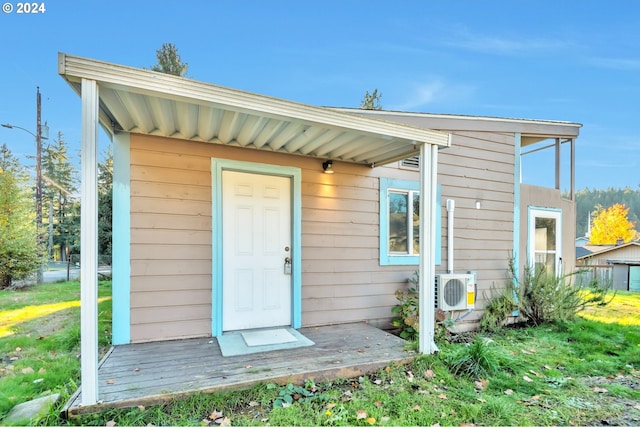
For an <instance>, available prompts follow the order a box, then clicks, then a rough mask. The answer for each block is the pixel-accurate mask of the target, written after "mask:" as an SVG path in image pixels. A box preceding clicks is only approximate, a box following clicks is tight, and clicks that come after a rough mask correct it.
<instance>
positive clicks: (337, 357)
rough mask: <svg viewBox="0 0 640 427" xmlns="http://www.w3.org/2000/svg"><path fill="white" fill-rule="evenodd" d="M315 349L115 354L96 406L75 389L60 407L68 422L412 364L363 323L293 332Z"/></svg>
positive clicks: (102, 375) (161, 345)
mask: <svg viewBox="0 0 640 427" xmlns="http://www.w3.org/2000/svg"><path fill="white" fill-rule="evenodd" d="M299 331H300V332H301V333H302V334H303V335H305V336H306V337H307V338H309V339H310V340H312V341H313V342H314V343H315V344H314V345H313V346H309V347H299V348H293V349H288V350H275V351H270V352H265V353H255V354H249V355H242V356H231V357H223V356H222V352H221V351H220V347H219V345H218V342H217V340H216V339H215V338H196V339H187V340H179V341H166V342H154V343H142V344H128V345H122V346H116V347H114V348H113V349H112V350H111V351H110V352H109V353H108V354H107V355H106V356H105V358H104V359H103V360H102V361H101V363H100V366H99V370H98V390H99V400H100V403H98V404H96V405H90V406H83V405H81V402H82V396H81V390H78V391H77V392H76V393H75V394H74V395H73V396H72V397H71V399H70V400H69V402H68V403H67V405H66V406H65V407H64V409H63V412H64V413H65V414H66V415H68V416H76V415H81V414H86V413H91V412H99V411H102V410H105V409H108V408H126V407H134V406H138V405H152V404H159V403H163V402H166V401H168V400H171V399H173V398H176V397H178V396H188V395H190V394H194V393H202V392H206V393H214V392H216V391H223V390H229V389H238V388H243V387H248V386H251V385H254V384H257V383H263V382H273V383H278V384H287V383H289V382H291V383H302V382H304V381H305V380H307V379H313V380H314V381H329V380H334V379H336V378H351V377H354V376H359V375H363V374H366V373H368V372H372V371H375V370H377V369H380V368H383V367H384V366H387V365H389V364H393V363H408V362H409V361H411V360H413V358H414V357H415V353H414V352H410V351H406V350H405V345H406V341H404V340H402V339H401V338H399V337H397V336H394V335H392V334H390V333H388V332H385V331H382V330H380V329H376V328H374V327H372V326H369V325H367V324H365V323H349V324H342V325H333V326H322V327H316V328H303V329H300V330H299Z"/></svg>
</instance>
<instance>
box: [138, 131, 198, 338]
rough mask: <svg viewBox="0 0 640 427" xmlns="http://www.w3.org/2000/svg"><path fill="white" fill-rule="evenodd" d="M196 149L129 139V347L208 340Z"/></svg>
mask: <svg viewBox="0 0 640 427" xmlns="http://www.w3.org/2000/svg"><path fill="white" fill-rule="evenodd" d="M196 147H197V144H190V143H186V142H181V141H177V140H175V141H174V140H166V139H160V138H151V137H141V136H135V135H132V137H131V340H132V342H142V341H156V340H164V339H175V338H188V337H198V336H207V335H210V334H211V302H210V301H211V173H210V169H211V166H210V164H211V161H210V159H209V158H208V157H205V156H202V155H201V153H202V151H200V153H198V150H197V148H196ZM194 148H196V150H194Z"/></svg>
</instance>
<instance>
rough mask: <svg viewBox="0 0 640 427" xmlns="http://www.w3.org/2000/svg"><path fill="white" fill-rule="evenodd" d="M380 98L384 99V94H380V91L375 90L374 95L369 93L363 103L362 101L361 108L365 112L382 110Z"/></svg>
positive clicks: (365, 95)
mask: <svg viewBox="0 0 640 427" xmlns="http://www.w3.org/2000/svg"><path fill="white" fill-rule="evenodd" d="M380 98H382V93H381V92H378V89H374V90H373V92H372V93H369V91H367V93H365V94H364V98H363V99H362V101H360V108H362V109H363V110H382V104H381V103H380Z"/></svg>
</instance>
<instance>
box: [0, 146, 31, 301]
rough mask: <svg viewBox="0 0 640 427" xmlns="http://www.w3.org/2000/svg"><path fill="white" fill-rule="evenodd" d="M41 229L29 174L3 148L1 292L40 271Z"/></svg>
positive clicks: (0, 159)
mask: <svg viewBox="0 0 640 427" xmlns="http://www.w3.org/2000/svg"><path fill="white" fill-rule="evenodd" d="M36 237H37V228H36V224H35V211H34V204H33V198H32V193H31V190H30V189H29V187H28V183H27V174H26V172H25V171H24V168H23V167H22V166H21V165H20V163H19V162H18V160H17V159H16V158H15V157H13V155H12V154H11V150H9V148H8V147H7V146H6V144H3V145H2V146H0V289H1V288H5V287H8V286H11V283H12V281H13V280H14V279H23V278H25V277H27V276H28V275H29V274H31V273H33V272H35V271H37V269H38V263H39V257H38V246H37V238H36Z"/></svg>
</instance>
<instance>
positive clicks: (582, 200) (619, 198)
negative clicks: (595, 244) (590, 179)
mask: <svg viewBox="0 0 640 427" xmlns="http://www.w3.org/2000/svg"><path fill="white" fill-rule="evenodd" d="M615 204H621V205H624V206H625V207H626V208H628V209H629V211H628V213H627V218H628V220H629V221H630V222H632V223H634V224H636V230H638V224H640V221H639V220H640V186H639V188H638V189H636V190H633V189H631V188H628V187H627V188H620V189H617V188H609V189H606V190H590V189H588V188H586V189H584V190H580V191H578V192H576V237H580V236H584V235H585V234H586V233H587V229H588V227H589V216H591V220H592V221H593V219H594V217H593V213H594V212H596V211H598V210H599V209H607V208H609V207H611V206H613V205H615Z"/></svg>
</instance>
